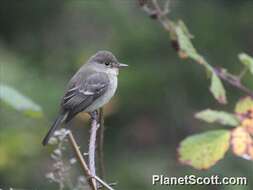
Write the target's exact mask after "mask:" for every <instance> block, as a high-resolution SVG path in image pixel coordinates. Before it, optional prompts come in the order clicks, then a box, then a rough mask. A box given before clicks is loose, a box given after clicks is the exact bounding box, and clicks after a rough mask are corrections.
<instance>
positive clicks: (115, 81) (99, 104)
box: [85, 75, 118, 112]
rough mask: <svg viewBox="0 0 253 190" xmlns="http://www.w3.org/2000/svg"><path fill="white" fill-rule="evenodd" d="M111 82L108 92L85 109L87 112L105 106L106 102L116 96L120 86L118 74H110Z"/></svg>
mask: <svg viewBox="0 0 253 190" xmlns="http://www.w3.org/2000/svg"><path fill="white" fill-rule="evenodd" d="M108 77H109V80H110V83H109V85H108V88H107V90H106V92H105V93H104V94H103V95H102V96H100V97H99V98H98V99H96V100H95V101H94V102H93V103H92V104H91V105H90V106H89V107H87V108H86V109H85V111H86V112H92V111H95V110H97V109H99V108H100V107H102V106H104V105H105V104H106V103H108V102H109V101H110V99H111V98H112V97H113V96H114V94H115V92H116V89H117V86H118V78H117V76H116V75H108Z"/></svg>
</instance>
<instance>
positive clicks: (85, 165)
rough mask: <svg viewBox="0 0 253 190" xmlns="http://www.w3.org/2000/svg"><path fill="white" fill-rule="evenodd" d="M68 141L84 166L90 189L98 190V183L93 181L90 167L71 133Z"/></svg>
mask: <svg viewBox="0 0 253 190" xmlns="http://www.w3.org/2000/svg"><path fill="white" fill-rule="evenodd" d="M68 139H69V142H70V144H71V145H72V148H73V149H74V151H75V154H76V157H77V158H78V160H79V162H80V164H81V166H82V169H83V171H84V174H85V177H86V178H87V179H88V184H89V186H90V188H91V189H92V190H96V189H97V188H96V182H94V180H92V178H91V176H92V174H91V172H90V170H89V168H88V166H87V164H86V162H85V160H84V158H83V156H82V153H81V152H80V150H79V147H78V145H77V143H76V141H75V139H74V136H73V134H72V132H71V131H69V133H68Z"/></svg>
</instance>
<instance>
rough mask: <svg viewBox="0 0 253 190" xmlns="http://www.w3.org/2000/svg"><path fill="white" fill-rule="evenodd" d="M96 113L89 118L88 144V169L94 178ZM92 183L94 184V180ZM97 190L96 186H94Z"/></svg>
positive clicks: (97, 126)
mask: <svg viewBox="0 0 253 190" xmlns="http://www.w3.org/2000/svg"><path fill="white" fill-rule="evenodd" d="M97 121H98V113H97V111H95V112H93V115H92V116H91V132H90V143H89V152H88V154H89V155H88V156H89V169H90V171H91V175H92V176H96V166H95V153H96V137H97V129H98V128H99V124H98V122H97ZM92 180H93V183H96V182H95V180H94V179H92ZM96 189H97V186H96Z"/></svg>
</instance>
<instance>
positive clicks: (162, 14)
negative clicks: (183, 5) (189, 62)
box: [138, 0, 253, 97]
mask: <svg viewBox="0 0 253 190" xmlns="http://www.w3.org/2000/svg"><path fill="white" fill-rule="evenodd" d="M138 2H139V5H140V6H141V8H142V9H143V10H144V11H145V12H146V13H147V14H148V15H149V16H150V17H151V18H153V19H157V20H158V21H159V22H160V23H161V24H162V25H163V27H164V29H165V30H166V31H168V32H169V33H170V34H171V40H172V46H173V47H174V49H175V50H176V51H177V52H179V51H180V48H179V42H178V40H177V38H175V37H174V35H173V34H174V33H175V31H174V28H173V22H172V21H171V20H170V19H169V18H168V16H167V14H168V13H169V3H170V0H167V1H166V2H165V5H164V9H163V10H162V9H161V7H160V5H159V3H158V1H157V0H151V2H152V8H150V7H149V6H148V3H147V2H148V0H138ZM212 69H213V70H214V71H215V73H216V74H217V76H219V77H220V78H221V79H222V80H223V81H225V82H227V83H229V84H230V85H232V86H234V87H236V88H238V89H240V90H241V91H243V92H245V93H246V94H248V95H249V96H251V97H253V92H252V90H250V89H248V88H247V87H245V86H244V85H242V84H241V78H242V77H243V76H244V74H245V73H246V69H244V70H243V71H242V72H241V73H240V74H239V76H235V75H232V74H231V73H228V72H226V73H224V72H221V71H219V69H216V68H212Z"/></svg>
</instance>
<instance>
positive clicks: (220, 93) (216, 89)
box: [210, 72, 227, 104]
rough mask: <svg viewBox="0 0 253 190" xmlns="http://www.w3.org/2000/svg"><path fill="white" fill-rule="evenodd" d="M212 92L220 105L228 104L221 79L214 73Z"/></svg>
mask: <svg viewBox="0 0 253 190" xmlns="http://www.w3.org/2000/svg"><path fill="white" fill-rule="evenodd" d="M210 91H211V93H212V94H213V96H214V97H215V99H216V100H218V102H219V103H221V104H226V103H227V97H226V91H225V89H224V86H223V84H222V82H221V80H220V78H219V77H218V76H217V75H216V74H215V72H213V73H212V79H211V87H210Z"/></svg>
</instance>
